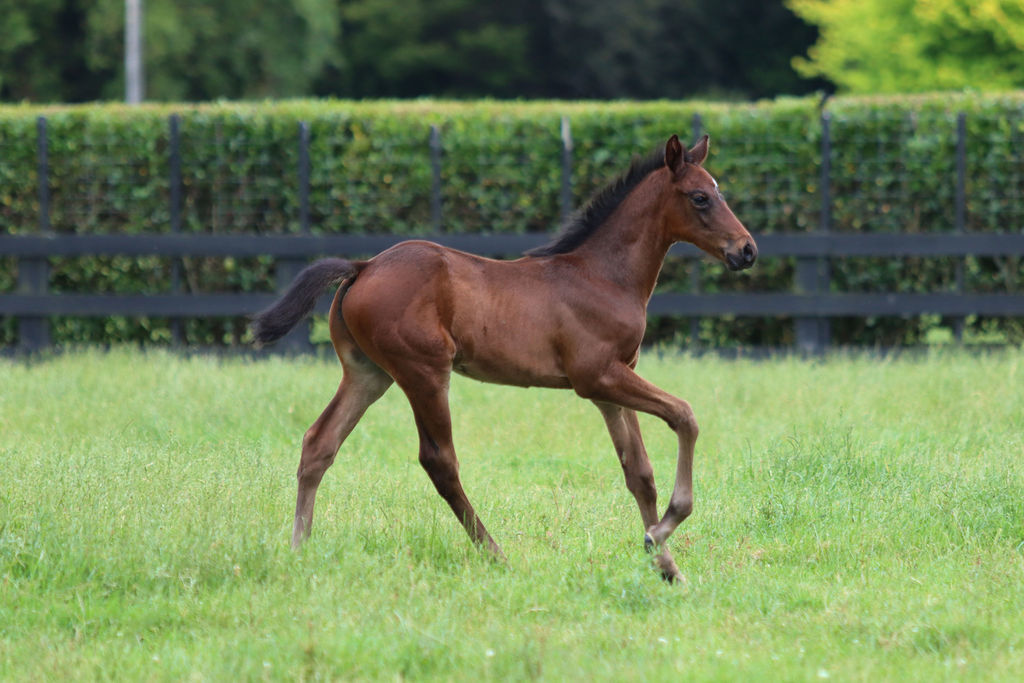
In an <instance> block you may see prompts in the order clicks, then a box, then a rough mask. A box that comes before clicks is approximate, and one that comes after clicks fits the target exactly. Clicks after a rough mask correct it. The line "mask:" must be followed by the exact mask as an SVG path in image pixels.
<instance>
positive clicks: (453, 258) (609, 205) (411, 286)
mask: <svg viewBox="0 0 1024 683" xmlns="http://www.w3.org/2000/svg"><path fill="white" fill-rule="evenodd" d="M707 153H708V138H707V136H704V137H703V138H702V139H701V140H700V141H699V142H697V144H696V145H694V147H693V148H692V149H689V150H686V149H685V148H684V147H683V146H682V145H681V144H680V142H679V139H678V138H677V137H676V136H674V135H673V136H672V137H671V138H670V139H669V141H668V142H667V143H666V145H665V148H664V151H663V152H662V151H661V150H658V153H657V154H656V155H652V156H651V157H649V158H648V159H645V160H639V161H637V162H634V164H633V165H632V167H631V168H630V169H629V170H628V171H627V172H626V173H625V174H623V176H621V177H620V178H619V179H618V180H616V181H615V182H613V183H612V184H611V185H609V186H608V187H607V188H605V189H604V190H602V191H601V192H599V193H598V194H597V195H596V196H595V197H594V199H592V200H591V201H590V203H588V204H587V205H586V206H585V207H583V208H582V209H581V210H580V211H579V212H577V214H576V215H575V216H574V217H573V219H571V220H570V221H569V223H568V224H567V226H566V227H565V229H564V230H563V231H562V233H561V234H560V235H559V236H558V237H556V238H555V239H554V241H552V242H551V243H549V244H547V245H545V246H543V247H539V248H537V249H534V250H532V251H530V252H527V254H526V255H525V256H524V257H523V258H520V259H517V260H514V261H496V260H492V259H487V258H482V257H480V256H475V255H472V254H467V253H464V252H460V251H455V250H453V249H448V248H446V247H442V246H439V245H437V244H433V243H431V242H424V241H418V240H413V241H408V242H402V243H401V244H398V245H395V246H394V247H392V248H390V249H388V250H386V251H384V252H382V253H380V254H378V255H377V256H375V257H374V258H372V259H369V260H366V261H349V260H345V259H338V258H330V259H324V260H321V261H317V262H316V263H314V264H312V265H311V266H309V267H308V268H306V269H305V270H304V271H303V272H302V273H300V274H299V276H298V277H297V278H296V280H295V282H294V283H292V285H291V287H290V288H289V290H288V291H287V292H286V293H285V294H284V296H283V297H282V298H281V300H280V301H278V302H277V303H276V304H274V305H273V306H272V307H271V308H269V309H267V310H266V311H264V312H262V313H260V314H259V315H258V316H256V317H255V319H254V321H253V331H254V335H255V338H256V341H257V342H258V343H268V342H271V341H274V340H276V339H279V338H280V337H282V336H283V335H284V334H285V333H286V332H287V331H288V330H289V329H291V328H292V327H294V326H295V325H296V324H297V323H298V322H299V321H300V320H301V319H302V318H303V317H305V316H306V315H307V314H308V313H309V312H310V311H311V310H312V308H313V305H314V304H315V302H316V299H317V297H319V296H320V295H321V294H322V293H323V292H324V290H325V289H327V288H328V287H330V286H333V285H338V284H339V283H340V287H339V289H338V291H337V294H335V296H334V302H333V303H332V305H331V311H330V318H329V325H330V332H331V341H332V342H333V344H334V349H335V351H336V352H337V354H338V358H339V359H340V360H341V364H342V366H343V369H344V374H343V376H342V380H341V385H340V386H339V387H338V391H337V393H336V394H335V395H334V398H332V399H331V401H330V403H329V404H328V405H327V407H326V408H325V409H324V411H323V413H322V414H321V415H320V417H319V418H317V420H316V422H314V423H313V425H312V426H311V427H310V428H309V430H308V431H307V432H306V434H305V437H304V438H303V440H302V457H301V460H300V462H299V471H298V480H299V487H298V500H297V502H296V506H295V528H294V532H293V534H292V545H293V546H294V547H298V546H299V545H300V544H301V543H302V541H303V540H304V539H305V538H306V537H308V536H309V532H310V527H311V525H312V523H313V502H314V499H315V497H316V490H317V486H318V485H319V484H320V480H321V478H322V477H323V475H324V472H325V471H326V470H327V468H328V467H330V465H331V463H332V462H334V458H335V456H336V455H337V453H338V449H339V448H340V447H341V444H342V443H343V442H344V441H345V438H346V437H347V436H348V435H349V433H350V432H351V431H352V429H353V428H354V427H355V426H356V423H357V422H358V421H359V418H361V417H362V415H363V413H364V412H365V411H366V409H367V408H368V407H369V406H370V404H372V403H373V402H374V401H376V400H377V399H378V398H380V397H381V396H382V395H383V394H384V392H385V391H387V389H388V387H390V386H391V383H392V382H396V383H397V384H398V386H399V387H401V389H402V391H404V392H405V395H406V397H407V398H408V399H409V404H410V405H411V406H412V412H413V416H414V417H415V420H416V428H417V430H418V431H419V460H420V463H421V464H422V465H423V468H424V469H425V470H426V471H427V474H428V475H429V476H430V479H431V481H432V482H433V483H434V486H435V487H436V488H437V492H438V493H440V494H441V497H442V498H444V499H445V501H447V503H448V505H450V506H451V508H452V511H453V512H454V513H455V516H456V517H457V518H458V520H459V521H460V522H461V523H462V524H463V526H464V527H465V528H466V531H467V532H468V533H469V536H470V538H472V539H473V541H474V542H476V543H478V544H480V545H482V546H485V547H486V548H487V549H488V550H489V551H490V552H491V553H492V554H493V555H494V556H495V557H498V558H503V557H504V555H503V553H502V551H501V548H499V547H498V545H497V544H496V543H495V542H494V539H492V538H491V535H490V534H489V533H488V532H487V529H485V528H484V524H483V522H482V521H481V520H480V518H479V517H478V516H477V514H476V511H475V510H474V509H473V506H472V504H470V502H469V499H468V498H467V497H466V493H465V491H463V488H462V483H461V481H460V480H459V462H458V459H457V458H456V456H455V448H454V447H453V445H452V425H451V415H450V413H449V407H448V384H449V379H450V376H451V373H452V371H455V372H458V373H459V374H462V375H466V376H468V377H473V378H475V379H478V380H482V381H485V382H496V383H500V384H511V385H516V386H522V387H529V386H540V387H552V388H561V389H572V390H574V391H575V392H576V393H577V394H579V395H580V396H582V397H583V398H586V399H590V400H591V401H593V402H594V403H595V404H596V406H597V408H598V409H599V410H600V411H601V415H602V416H603V417H604V421H605V423H606V424H607V426H608V432H609V433H610V434H611V438H612V443H613V444H614V445H615V451H616V453H617V455H618V457H619V462H620V463H621V464H622V469H623V472H624V473H625V478H626V486H627V487H628V489H629V491H630V492H631V493H632V494H633V496H634V497H635V498H636V502H637V504H638V505H639V507H640V516H641V519H642V520H643V526H644V530H645V532H646V534H645V536H644V542H645V545H646V546H647V548H648V549H649V550H655V549H656V550H657V554H656V556H655V563H656V565H657V567H658V568H659V569H660V570H661V572H662V575H663V576H664V577H665V578H666V579H668V580H669V581H671V580H674V579H679V578H681V574H680V572H679V569H678V567H677V566H676V564H675V562H674V561H673V560H672V556H671V555H670V554H669V552H668V550H667V548H666V547H665V541H666V539H668V537H669V536H670V535H671V534H672V532H673V531H674V530H675V529H676V527H677V526H679V524H680V522H682V521H683V520H684V519H685V518H686V517H687V516H688V515H689V514H690V511H691V509H692V507H693V489H692V467H693V449H694V443H695V441H696V439H697V421H696V419H695V418H694V415H693V410H692V409H691V408H690V405H689V404H688V403H687V402H686V401H683V400H681V399H679V398H676V397H675V396H672V395H671V394H668V393H666V392H664V391H662V390H661V389H659V388H658V387H656V386H654V385H653V384H651V383H650V382H648V381H646V380H644V379H643V378H641V377H640V376H639V375H637V374H636V372H634V368H635V367H636V363H637V358H638V355H639V352H640V342H641V339H642V338H643V334H644V328H645V325H646V312H647V302H648V300H649V299H650V297H651V292H652V291H653V290H654V286H655V283H656V281H657V279H658V273H659V272H660V270H661V266H662V262H663V261H664V259H665V255H666V253H667V252H668V250H669V247H671V246H672V244H673V243H675V242H680V241H683V242H691V243H693V244H695V245H696V246H698V247H700V248H701V249H703V250H704V251H706V252H708V253H709V254H711V255H712V256H714V257H716V258H718V259H719V260H721V261H723V262H724V263H725V264H726V265H727V266H728V267H729V268H730V269H732V270H740V269H743V268H749V267H750V266H752V265H753V264H754V260H755V259H756V258H757V247H756V245H755V244H754V240H753V239H752V238H751V236H750V233H749V232H747V230H746V229H745V228H744V227H743V225H742V224H741V223H740V222H739V220H737V219H736V216H735V215H733V213H732V211H731V210H730V209H729V207H728V206H727V205H726V203H725V200H724V199H723V197H722V195H721V193H720V192H719V191H718V184H717V183H716V182H715V180H714V179H713V178H712V177H711V175H710V174H708V172H707V171H705V170H704V168H703V166H702V165H703V163H704V160H705V158H706V157H707ZM636 411H642V412H645V413H650V414H651V415H655V416H657V417H660V418H661V419H662V420H664V421H665V422H666V423H667V424H668V426H669V428H670V429H672V430H673V431H674V432H675V433H676V435H677V436H678V439H679V454H678V461H677V465H676V479H675V486H674V488H673V490H672V495H671V498H670V499H669V503H668V508H667V509H666V511H665V514H664V515H663V516H662V517H661V519H660V520H659V518H658V515H657V511H656V498H657V493H656V491H655V486H654V476H653V472H652V469H651V463H650V460H649V459H648V457H647V451H646V450H645V448H644V443H643V440H642V438H641V435H640V426H639V423H638V421H637V416H636Z"/></svg>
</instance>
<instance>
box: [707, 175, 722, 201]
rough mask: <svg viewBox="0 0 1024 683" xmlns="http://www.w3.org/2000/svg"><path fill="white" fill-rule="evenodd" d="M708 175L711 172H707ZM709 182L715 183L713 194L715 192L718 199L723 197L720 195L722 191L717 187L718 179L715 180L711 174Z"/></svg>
mask: <svg viewBox="0 0 1024 683" xmlns="http://www.w3.org/2000/svg"><path fill="white" fill-rule="evenodd" d="M708 175H709V176H710V175H711V174H710V173H709V174H708ZM711 182H712V183H714V185H715V194H717V195H718V198H719V199H723V197H722V191H721V190H719V189H718V181H717V180H715V177H714V176H711Z"/></svg>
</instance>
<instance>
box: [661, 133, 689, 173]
mask: <svg viewBox="0 0 1024 683" xmlns="http://www.w3.org/2000/svg"><path fill="white" fill-rule="evenodd" d="M685 164H686V152H684V151H683V145H682V143H680V142H679V136H678V135H673V136H672V137H670V138H669V139H668V142H666V143H665V165H666V166H668V169H669V170H670V171H672V172H673V173H678V172H679V171H680V170H682V168H683V166H684V165H685Z"/></svg>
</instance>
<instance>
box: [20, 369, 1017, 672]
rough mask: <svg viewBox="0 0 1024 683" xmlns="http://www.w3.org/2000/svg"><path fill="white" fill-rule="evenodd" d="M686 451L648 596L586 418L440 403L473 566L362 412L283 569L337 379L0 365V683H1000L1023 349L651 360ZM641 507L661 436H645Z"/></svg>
mask: <svg viewBox="0 0 1024 683" xmlns="http://www.w3.org/2000/svg"><path fill="white" fill-rule="evenodd" d="M641 373H642V374H643V375H645V376H646V377H648V378H650V379H652V380H653V381H655V382H656V383H658V384H659V385H660V386H662V387H664V388H666V389H667V390H669V391H671V392H673V393H675V394H677V395H679V396H682V397H684V398H686V399H688V400H689V401H690V402H691V403H692V404H693V406H694V409H695V410H696V413H697V418H698V420H699V421H700V424H701V436H700V439H699V440H698V443H697V446H698V450H697V461H696V471H695V481H696V485H695V490H696V506H695V512H694V515H693V516H692V517H691V518H690V519H689V520H687V521H686V522H685V523H684V525H683V526H682V527H680V529H679V530H678V531H677V532H676V535H675V536H674V537H673V538H672V541H671V542H670V544H671V545H672V547H673V548H674V549H675V555H676V560H677V562H678V563H679V566H680V568H681V569H682V570H683V572H684V573H685V574H686V576H687V578H688V584H687V585H685V586H682V587H680V586H670V585H667V584H664V583H663V582H662V581H660V580H659V578H658V577H657V575H656V574H655V572H654V571H653V570H651V569H650V567H649V558H648V557H647V556H646V555H645V554H644V552H643V550H642V542H641V541H642V529H641V525H640V521H639V514H638V512H637V510H636V505H635V503H634V501H633V500H632V498H631V497H630V495H629V494H628V492H627V491H626V488H625V486H624V484H623V481H622V475H621V472H620V470H619V467H618V464H617V462H616V459H615V456H614V453H613V450H612V448H611V445H610V442H609V439H608V437H607V434H606V432H605V430H604V426H603V423H602V421H601V419H600V416H599V414H598V413H597V411H596V410H595V409H594V408H593V406H591V405H590V404H589V403H587V402H585V401H581V400H580V399H578V398H576V397H575V396H574V395H573V394H572V393H571V392H554V391H543V390H536V389H534V390H522V389H512V388H505V387H497V386H488V385H482V384H477V383H473V382H470V381H467V380H461V379H456V380H455V381H454V384H453V388H452V405H453V414H454V420H455V435H456V447H457V448H458V449H459V453H460V458H461V461H462V475H463V480H464V483H465V486H466V489H467V492H468V494H469V496H470V498H471V500H473V502H474V503H475V505H476V507H477V510H478V511H479V512H480V514H481V516H482V517H483V519H484V521H485V522H486V523H487V525H488V528H489V530H490V531H491V533H492V534H493V535H494V537H495V539H496V540H497V541H498V542H499V543H500V544H501V545H502V546H503V548H504V550H505V552H506V553H507V555H508V557H509V562H508V565H507V566H502V565H496V564H494V563H492V562H490V561H488V560H487V559H486V558H485V557H484V556H483V554H482V553H479V552H477V551H476V550H475V549H474V548H473V547H472V546H471V545H470V543H469V541H468V539H467V538H466V537H465V534H464V532H463V531H462V529H461V527H459V526H458V525H457V524H456V522H455V519H454V517H453V516H452V515H451V513H450V511H449V510H448V508H447V506H446V505H444V503H443V502H442V501H441V500H440V498H439V497H438V496H437V495H436V494H435V493H434V491H433V489H432V487H431V486H430V483H429V481H428V479H427V477H426V475H425V474H424V473H423V472H422V471H421V470H420V467H419V465H418V464H417V461H416V442H415V429H414V427H413V425H412V420H411V416H410V413H409V409H408V406H407V405H406V404H405V400H404V397H403V396H402V394H401V392H400V391H397V390H396V389H392V390H391V391H390V392H389V393H388V394H387V395H386V396H385V397H384V398H383V399H382V400H381V401H380V402H379V403H378V404H376V405H375V406H374V407H373V408H371V410H370V412H369V413H367V416H366V417H365V418H364V420H363V422H362V423H361V424H360V425H359V427H358V428H357V429H356V431H355V432H354V433H353V434H352V436H351V438H350V439H349V441H348V442H347V443H346V444H345V446H344V448H343V449H342V453H341V454H340V455H339V457H338V461H337V463H336V464H335V466H334V467H333V468H332V469H331V470H330V471H329V472H328V474H327V477H326V478H325V480H324V484H323V485H322V486H321V489H320V495H319V500H318V508H317V519H316V524H315V526H314V530H313V537H312V539H311V540H310V542H309V543H308V544H307V546H306V547H305V548H304V550H303V551H302V552H301V553H298V554H296V553H292V552H291V551H290V550H289V549H288V546H287V542H288V538H289V534H290V530H291V523H292V512H293V506H294V495H295V490H294V487H295V481H294V472H295V467H296V465H297V463H298V444H299V441H300V438H301V436H302V433H303V431H304V430H305V428H306V427H307V426H308V424H309V423H310V422H311V421H312V420H313V419H314V418H315V417H316V416H317V414H318V413H319V411H320V409H321V408H322V407H323V406H324V405H325V404H326V402H327V400H328V399H329V398H330V396H331V394H332V393H333V391H334V388H335V386H336V382H337V381H338V379H339V377H340V369H339V368H338V366H337V364H336V363H335V362H334V361H321V360H312V359H307V360H281V359H271V360H265V361H258V362H257V361H249V360H244V359H220V360H218V359H211V358H206V357H193V358H180V357H177V356H174V355H171V354H166V353H160V352H153V353H139V352H135V351H128V350H116V351H113V352H111V353H100V352H78V353H71V354H68V355H63V356H60V357H56V358H53V359H49V360H43V361H35V362H31V363H28V364H25V363H20V362H11V361H5V362H0V679H2V680H59V679H67V678H75V679H116V680H126V679H127V680H134V679H147V680H148V679H196V680H204V679H205V680H237V679H263V678H265V679H272V680H279V679H286V680H294V679H314V678H321V679H339V678H340V679H388V680H394V679H395V678H399V677H405V678H417V679H458V680H476V679H529V678H544V679H549V680H558V679H578V680H583V679H590V678H597V679H604V680H620V679H621V680H637V681H639V680H723V679H724V680H730V679H732V680H736V679H761V680H819V679H821V678H826V677H829V678H833V679H838V680H850V679H852V680H870V681H875V680H906V679H908V678H913V679H916V680H935V679H953V680H965V679H966V680H970V679H982V680H1015V679H1019V677H1020V676H1021V674H1022V673H1024V351H1019V350H1018V351H1007V352H1003V353H995V354H991V355H966V354H960V353H956V352H948V351H947V352H942V353H936V354H933V355H926V356H919V357H904V358H897V359H884V360H878V359H871V358H866V357H832V358H828V359H825V360H822V361H814V362H807V361H800V360H796V359H777V360H770V361H763V362H754V361H745V360H741V361H725V360H718V359H714V358H691V357H687V356H676V355H671V354H668V355H665V356H663V357H660V358H659V357H657V356H656V354H648V356H647V357H646V358H645V360H644V361H643V362H642V363H641ZM642 424H643V426H644V431H645V435H646V441H647V445H648V449H649V451H650V453H651V457H652V461H653V462H654V466H655V471H656V475H657V480H658V486H659V492H660V494H661V503H659V510H661V509H662V508H663V506H664V503H665V501H667V494H668V491H669V486H670V484H671V481H672V477H673V472H674V466H675V453H674V448H675V438H674V436H673V435H672V434H671V432H669V430H668V429H667V428H666V427H665V426H664V425H663V424H661V423H659V422H657V421H655V420H653V419H645V420H643V422H642Z"/></svg>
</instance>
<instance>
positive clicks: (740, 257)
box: [725, 239, 757, 270]
mask: <svg viewBox="0 0 1024 683" xmlns="http://www.w3.org/2000/svg"><path fill="white" fill-rule="evenodd" d="M756 260H757V245H756V244H754V240H752V239H747V240H743V241H742V242H741V243H740V244H738V245H734V246H733V248H731V249H726V250H725V264H726V265H727V266H729V270H746V269H747V268H750V267H751V266H752V265H754V261H756Z"/></svg>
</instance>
